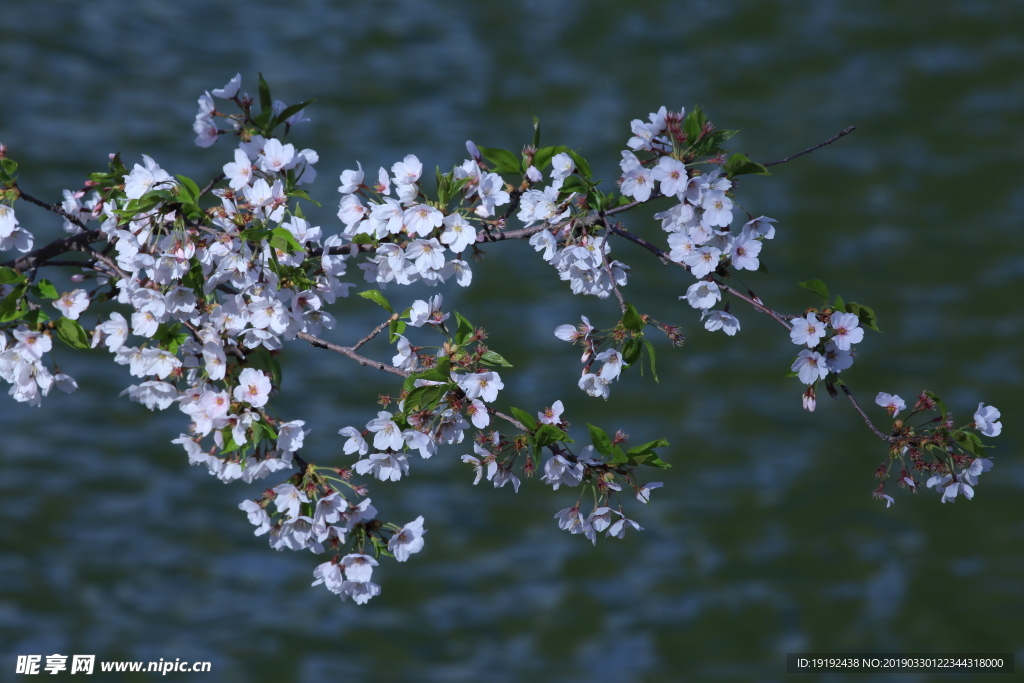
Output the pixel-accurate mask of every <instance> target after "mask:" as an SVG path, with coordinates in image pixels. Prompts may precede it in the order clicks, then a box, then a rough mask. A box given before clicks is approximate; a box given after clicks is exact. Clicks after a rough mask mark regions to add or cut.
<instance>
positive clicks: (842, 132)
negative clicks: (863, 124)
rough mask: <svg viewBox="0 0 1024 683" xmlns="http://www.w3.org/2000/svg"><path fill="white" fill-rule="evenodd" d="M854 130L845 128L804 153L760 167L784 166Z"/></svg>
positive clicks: (854, 128) (848, 127)
mask: <svg viewBox="0 0 1024 683" xmlns="http://www.w3.org/2000/svg"><path fill="white" fill-rule="evenodd" d="M855 130H857V128H856V127H855V126H847V127H846V128H843V129H842V130H841V131H839V132H838V133H837V134H836V135H833V136H832V137H830V138H829V139H828V140H825V142H822V143H820V144H817V145H815V146H814V147H808V148H807V149H805V150H804V151H802V152H797V153H796V154H793V155H791V156H788V157H786V158H785V159H779V160H778V161H769V162H768V163H767V164H761V165H762V166H774V165H775V164H784V163H786V162H787V161H791V160H793V159H796V158H797V157H799V156H803V155H804V154H809V153H811V152H813V151H814V150H816V149H820V148H821V147H824V146H825V145H831V144H832V143H833V142H835V141H836V140H838V139H839V138H841V137H843V136H844V135H849V134H850V133H852V132H853V131H855Z"/></svg>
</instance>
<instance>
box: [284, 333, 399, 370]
mask: <svg viewBox="0 0 1024 683" xmlns="http://www.w3.org/2000/svg"><path fill="white" fill-rule="evenodd" d="M295 336H296V337H298V338H299V339H301V340H303V341H307V342H309V343H310V344H311V345H312V346H315V347H317V348H319V349H327V350H328V351H334V352H335V353H340V354H341V355H343V356H347V357H348V358H351V359H352V360H354V361H355V362H357V363H359V364H360V365H365V366H367V367H371V368H376V369H377V370H383V371H384V372H388V373H391V374H392V375H397V376H399V377H403V378H405V377H408V376H409V374H410V373H408V372H406V371H404V370H399V369H398V368H396V367H395V366H393V365H388V364H387V363H382V362H381V361H379V360H373V359H370V358H367V357H366V356H360V355H359V354H358V353H356V352H355V351H353V350H352V349H351V348H350V347H348V346H339V345H337V344H332V343H331V342H329V341H327V340H325V339H320V338H319V337H314V336H313V335H311V334H307V333H306V332H299V333H298V334H297V335H295Z"/></svg>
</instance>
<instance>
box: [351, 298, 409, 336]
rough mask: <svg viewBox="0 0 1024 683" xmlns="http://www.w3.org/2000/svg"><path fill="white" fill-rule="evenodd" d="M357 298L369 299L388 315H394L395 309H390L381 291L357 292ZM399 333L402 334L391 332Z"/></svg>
mask: <svg viewBox="0 0 1024 683" xmlns="http://www.w3.org/2000/svg"><path fill="white" fill-rule="evenodd" d="M359 296H361V297H363V298H364V299H369V300H370V301H372V302H373V303H375V304H377V305H378V306H380V307H381V308H383V309H384V310H385V311H387V312H388V313H394V312H395V309H393V308H392V307H391V302H390V301H388V300H387V297H385V296H384V295H383V294H382V293H381V291H380V290H379V289H368V290H366V291H365V292H359ZM402 331H405V326H404V325H403V326H402ZM401 333H402V332H397V333H396V332H395V331H394V330H392V334H401Z"/></svg>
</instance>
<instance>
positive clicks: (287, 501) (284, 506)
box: [274, 484, 309, 519]
mask: <svg viewBox="0 0 1024 683" xmlns="http://www.w3.org/2000/svg"><path fill="white" fill-rule="evenodd" d="M274 493H275V494H276V495H275V496H274V505H276V506H277V511H278V512H282V513H284V515H285V517H286V518H287V519H295V518H296V517H298V516H299V515H300V514H301V511H302V504H303V503H308V502H309V497H308V496H307V495H306V494H305V493H304V492H303V491H300V490H299V489H297V488H296V487H295V486H294V485H293V484H278V485H277V486H275V487H274Z"/></svg>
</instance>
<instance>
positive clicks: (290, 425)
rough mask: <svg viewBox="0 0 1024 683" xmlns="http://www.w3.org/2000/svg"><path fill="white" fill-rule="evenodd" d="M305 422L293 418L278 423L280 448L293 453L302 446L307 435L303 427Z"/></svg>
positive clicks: (278, 443) (278, 444) (278, 445)
mask: <svg viewBox="0 0 1024 683" xmlns="http://www.w3.org/2000/svg"><path fill="white" fill-rule="evenodd" d="M304 424H306V423H305V421H304V420H292V421H291V422H282V423H281V424H280V425H278V428H277V447H278V449H279V450H281V451H282V452H285V453H292V452H294V451H297V450H299V449H300V448H302V442H303V439H305V437H306V432H305V431H303V429H302V426H303V425H304Z"/></svg>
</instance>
